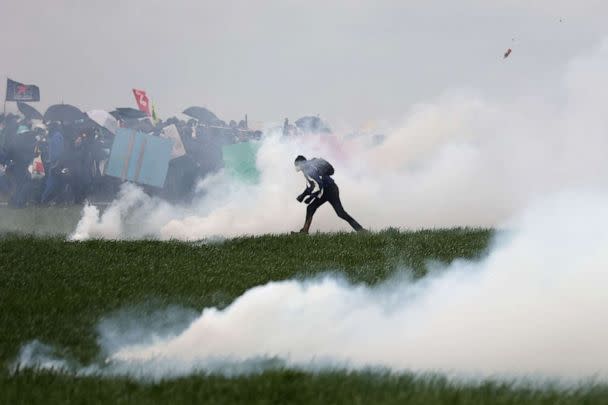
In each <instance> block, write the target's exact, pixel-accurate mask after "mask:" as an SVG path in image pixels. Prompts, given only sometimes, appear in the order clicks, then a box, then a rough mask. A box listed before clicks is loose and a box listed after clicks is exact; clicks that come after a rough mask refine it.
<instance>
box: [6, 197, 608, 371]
mask: <svg viewBox="0 0 608 405" xmlns="http://www.w3.org/2000/svg"><path fill="white" fill-rule="evenodd" d="M607 205H608V194H607V193H597V192H589V191H584V190H576V191H572V192H566V193H559V194H556V195H552V196H550V197H549V198H547V199H545V200H543V201H541V202H539V203H537V204H535V205H533V206H531V207H529V208H528V209H527V210H525V212H523V213H522V214H520V215H518V216H516V217H514V218H512V219H511V220H510V221H509V225H510V227H511V228H512V229H515V231H513V232H512V233H509V234H502V235H501V237H500V238H499V240H497V241H495V242H494V245H493V247H492V248H491V250H490V252H489V253H488V255H487V257H485V258H484V259H482V260H480V261H478V262H467V261H456V262H454V263H452V264H451V265H449V266H447V267H446V268H442V269H435V270H432V271H431V273H430V275H428V276H427V277H425V278H423V279H421V280H418V281H412V280H410V279H408V277H403V276H401V277H397V278H395V279H393V280H390V281H388V282H387V283H386V284H385V285H381V286H377V287H373V288H372V287H367V286H365V285H351V284H349V283H347V282H346V281H343V280H338V279H335V278H333V277H325V278H322V279H316V280H309V281H304V282H302V281H293V280H287V281H280V282H271V283H268V284H266V285H261V286H258V287H254V288H252V289H250V290H249V291H247V292H245V293H244V294H243V295H242V296H240V297H239V298H237V299H236V300H235V301H234V302H233V303H232V304H231V305H230V306H228V307H227V308H225V309H223V310H220V309H216V308H207V309H205V310H203V311H202V313H200V314H198V315H195V314H193V313H192V312H186V311H181V312H180V311H177V310H176V309H172V310H170V311H169V312H167V313H166V316H164V317H163V315H162V314H161V315H157V316H156V321H154V318H152V320H143V321H142V320H141V319H139V320H136V317H135V316H133V317H132V318H131V321H125V317H124V316H123V317H122V318H120V317H119V318H115V319H109V320H105V321H103V322H102V323H101V324H100V326H99V328H98V332H99V339H98V341H99V343H100V346H101V352H102V358H103V361H99V362H95V363H93V364H90V365H87V366H80V365H77V364H74V363H70V362H68V361H67V360H65V359H62V358H60V357H58V356H56V355H55V354H54V351H53V349H52V348H50V347H48V346H44V345H43V344H41V343H40V342H31V343H29V344H27V345H25V346H24V347H23V349H22V352H21V355H20V357H19V359H18V360H17V363H19V364H21V366H27V367H43V368H48V367H55V368H57V367H59V368H66V369H67V370H68V371H71V372H77V373H81V374H89V373H96V374H102V375H130V376H133V377H137V378H143V379H158V378H173V377H178V376H184V375H189V374H192V373H201V372H217V373H223V374H226V375H235V374H241V373H251V372H260V371H261V370H264V369H267V368H272V367H277V366H280V367H295V368H299V369H305V370H313V371H314V370H323V369H328V368H331V369H335V368H339V369H362V368H367V367H381V368H385V369H389V370H392V371H397V372H400V371H413V372H433V373H435V372H437V373H441V374H446V375H448V376H451V377H453V378H456V379H457V380H461V381H462V380H464V381H478V379H479V378H487V377H493V378H507V379H516V380H521V379H526V378H532V379H533V380H534V381H536V379H537V378H540V379H541V380H547V379H558V380H561V381H565V382H577V381H581V380H585V381H589V379H591V378H593V379H595V381H596V382H597V381H600V382H606V381H608V367H607V364H608V363H607V362H606V359H607V358H608V346H607V345H606V340H607V339H608V327H607V326H606V322H603V321H602V320H603V319H604V318H605V313H604V312H605V309H606V308H607V307H608V295H606V293H605V285H606V284H607V283H608V273H607V272H606V271H605V267H606V263H608V249H606V246H608V211H607V210H606V206H607ZM404 274H407V273H404ZM127 318H128V317H127ZM158 319H161V320H162V319H166V320H171V319H176V320H179V322H177V321H176V323H175V324H174V326H173V327H171V322H170V321H169V322H168V323H169V325H167V324H165V325H163V324H162V322H159V321H158Z"/></svg>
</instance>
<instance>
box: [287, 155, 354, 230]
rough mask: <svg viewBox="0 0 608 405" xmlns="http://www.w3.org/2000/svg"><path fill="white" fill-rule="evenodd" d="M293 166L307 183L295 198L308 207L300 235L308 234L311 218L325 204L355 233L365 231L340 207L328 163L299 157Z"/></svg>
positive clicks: (340, 203)
mask: <svg viewBox="0 0 608 405" xmlns="http://www.w3.org/2000/svg"><path fill="white" fill-rule="evenodd" d="M294 164H295V167H296V171H297V172H300V171H301V172H302V174H304V177H305V178H306V183H307V186H306V190H304V192H303V193H302V194H300V195H299V196H298V197H297V200H298V202H304V203H305V204H307V205H308V207H307V208H306V221H305V222H304V227H303V228H302V229H301V230H300V233H308V231H309V230H310V224H311V223H312V217H313V216H314V214H315V212H316V211H317V209H318V208H319V207H320V206H321V205H323V204H325V202H329V203H330V204H331V206H332V207H333V208H334V211H336V214H337V215H338V217H340V218H342V219H343V220H345V221H346V222H348V223H349V224H350V226H352V227H353V229H354V230H355V231H357V232H361V231H365V229H363V227H362V226H361V225H360V224H359V223H358V222H357V221H355V220H354V218H353V217H351V216H350V215H348V213H347V212H346V211H345V210H344V207H342V202H341V201H340V190H339V189H338V186H337V185H336V183H335V182H334V180H333V179H332V178H331V176H332V175H333V174H334V168H333V166H332V165H331V164H330V163H329V162H327V161H326V160H325V159H320V158H313V159H310V160H306V158H305V157H304V156H302V155H300V156H298V157H296V160H295V162H294Z"/></svg>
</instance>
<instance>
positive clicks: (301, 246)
mask: <svg viewBox="0 0 608 405" xmlns="http://www.w3.org/2000/svg"><path fill="white" fill-rule="evenodd" d="M490 238H491V232H490V231H487V230H466V229H454V230H441V231H420V232H398V231H394V230H389V231H384V232H381V233H378V234H365V235H358V234H333V235H325V234H323V235H313V236H310V237H306V236H303V235H294V236H263V237H255V238H239V239H233V240H229V241H226V242H222V243H210V244H192V243H179V242H156V241H134V242H108V241H87V242H80V243H71V242H65V241H64V240H62V239H58V238H55V239H48V238H47V239H41V238H35V237H19V236H5V237H4V238H2V239H0V254H1V260H0V308H1V312H0V331H1V332H2V333H0V363H1V365H2V371H0V403H20V402H23V403H51V402H52V403H56V402H64V403H96V402H109V403H152V402H154V403H157V402H165V403H188V404H189V403H197V402H209V403H235V402H244V403H268V404H271V403H273V404H274V403H285V402H295V403H298V402H299V403H318V404H326V403H406V402H409V403H421V404H422V403H424V404H440V403H462V404H465V403H467V404H468V403H501V404H509V403H512V404H526V403H530V404H532V403H534V404H553V403H561V404H569V403H572V404H574V403H601V402H602V401H603V400H605V399H606V401H607V402H605V403H608V389H606V387H603V386H600V387H586V388H585V389H583V390H579V391H573V392H560V391H557V390H554V389H545V390H540V391H539V390H534V389H526V388H521V387H519V388H513V387H511V386H509V385H508V384H503V383H498V382H495V383H487V384H485V385H482V386H478V387H473V386H468V387H467V386H464V387H456V386H453V385H450V384H448V383H447V382H446V381H445V380H444V379H441V378H430V379H429V378H419V377H415V376H412V375H408V374H401V375H392V374H387V373H378V372H376V373H371V372H357V373H346V372H325V373H319V374H310V373H304V372H298V371H290V370H275V371H267V372H265V373H263V374H261V375H253V376H242V377H237V378H226V377H221V376H203V375H196V376H190V377H186V378H180V379H175V380H168V381H162V382H159V383H154V384H153V383H141V382H137V381H134V380H131V379H129V378H123V377H112V378H109V377H105V378H96V377H74V376H70V375H65V374H59V373H52V372H49V371H32V370H25V371H20V372H19V373H17V374H15V375H12V374H9V373H8V366H9V365H10V364H11V363H12V362H13V360H14V359H15V357H16V355H17V353H18V350H19V348H20V347H21V346H22V345H23V344H24V343H26V342H29V341H31V340H33V339H39V340H40V341H42V342H45V343H47V344H51V345H53V346H54V347H57V348H61V350H63V352H62V354H65V355H68V356H71V357H75V358H76V359H78V360H80V361H81V362H85V363H86V362H89V361H91V360H92V359H93V358H94V357H95V356H96V355H97V353H98V346H97V344H96V341H95V339H96V335H95V326H96V325H97V323H98V322H99V320H100V319H101V318H103V317H104V316H107V315H109V314H111V313H113V312H115V311H119V310H124V309H131V310H132V311H136V312H137V311H141V312H142V313H143V312H146V311H152V310H157V309H163V308H166V307H168V306H170V305H177V306H181V307H185V308H190V309H194V310H197V311H200V310H201V309H203V308H205V307H208V306H219V307H224V306H226V305H228V304H229V303H230V302H232V300H234V299H235V298H236V297H238V296H239V295H241V294H242V293H243V292H244V291H246V290H247V289H249V288H251V287H253V286H256V285H260V284H264V283H267V282H268V281H271V280H284V279H291V278H310V277H314V276H316V275H319V274H322V273H327V272H335V273H338V274H341V275H343V276H344V277H347V278H348V279H350V280H351V281H353V282H363V283H367V284H370V285H373V284H376V283H380V282H382V281H384V280H386V279H387V277H389V276H390V275H391V274H393V273H394V272H395V271H396V270H397V269H401V268H409V269H412V270H413V272H414V274H415V275H416V276H418V277H422V276H424V274H425V271H426V265H427V263H429V262H443V263H449V262H450V261H452V260H454V259H457V258H477V257H480V255H483V254H484V252H485V249H486V248H487V245H488V242H489V240H490Z"/></svg>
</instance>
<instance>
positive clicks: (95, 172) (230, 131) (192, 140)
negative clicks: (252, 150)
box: [0, 113, 262, 208]
mask: <svg viewBox="0 0 608 405" xmlns="http://www.w3.org/2000/svg"><path fill="white" fill-rule="evenodd" d="M83 117H84V118H83V119H78V120H74V121H71V122H64V121H47V120H42V119H33V118H32V117H28V116H25V115H15V114H11V113H9V114H0V199H3V200H6V201H8V204H9V205H10V206H11V207H15V208H22V207H25V206H27V205H54V204H80V203H82V202H83V201H84V200H85V199H93V200H96V201H108V200H111V199H112V198H113V197H114V196H115V195H116V193H117V192H118V189H119V187H120V184H121V180H120V179H118V178H115V177H110V176H104V165H105V164H106V163H107V160H108V158H109V155H110V151H111V147H112V142H113V140H114V137H115V136H116V135H115V134H114V133H113V132H112V131H110V130H108V129H107V128H105V127H103V126H101V125H99V124H97V123H96V122H94V121H93V120H91V119H88V117H87V116H86V115H85V114H83ZM116 118H117V122H118V124H119V126H120V127H125V128H131V129H135V130H137V131H140V132H144V133H147V134H149V135H151V136H159V135H160V134H161V133H162V131H163V129H164V128H165V127H167V126H170V125H175V127H176V128H177V130H178V132H179V136H180V138H181V141H182V143H183V145H184V148H185V151H186V154H185V155H183V156H180V157H177V158H174V159H172V160H171V161H170V163H169V169H168V171H167V176H166V180H165V185H164V187H163V188H162V189H153V188H150V189H147V191H148V192H149V193H151V194H155V195H160V196H162V197H163V198H166V199H168V200H171V201H179V200H185V199H188V198H191V197H192V194H193V190H194V185H195V183H196V181H197V179H200V178H203V177H205V176H206V175H208V174H210V173H213V172H215V171H217V170H219V169H221V168H222V167H223V160H222V147H223V146H224V145H226V144H231V143H236V142H243V141H250V140H256V139H260V137H261V135H262V133H261V132H260V131H252V130H249V129H248V128H247V122H246V120H243V121H241V122H239V123H237V122H235V121H231V122H230V123H225V122H223V121H220V120H217V119H212V120H205V119H196V118H191V119H184V118H183V117H182V118H177V117H173V118H169V119H167V120H165V121H162V120H152V119H151V118H149V117H144V118H141V117H140V118H127V117H121V116H120V115H116Z"/></svg>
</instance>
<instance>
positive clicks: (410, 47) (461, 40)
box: [0, 0, 608, 126]
mask: <svg viewBox="0 0 608 405" xmlns="http://www.w3.org/2000/svg"><path fill="white" fill-rule="evenodd" d="M607 14H608V4H606V2H605V1H600V0H582V1H576V2H572V1H568V0H536V1H533V2H531V1H524V0H516V1H513V0H493V1H481V0H464V1H458V2H446V1H442V0H410V1H407V2H404V1H401V0H336V1H331V2H327V1H322V0H287V1H284V0H262V1H255V2H252V1H249V0H227V1H209V0H205V1H200V0H174V1H171V2H167V1H164V0H163V1H161V0H130V1H128V2H127V1H120V0H107V1H103V2H82V1H77V0H54V1H47V0H3V1H2V2H0V15H3V16H7V18H5V19H4V21H3V24H2V26H0V33H1V34H2V40H1V41H0V55H2V57H1V58H0V73H1V74H2V75H7V76H9V77H12V78H13V79H15V80H18V81H22V82H25V83H36V84H39V85H40V86H41V92H42V100H41V102H40V103H39V104H38V105H39V106H40V107H41V108H42V109H43V110H44V109H45V108H46V107H47V106H48V105H50V104H54V103H58V102H61V101H62V100H63V101H64V102H66V103H70V104H75V105H78V106H82V107H83V108H84V109H85V110H91V109H99V108H101V109H107V110H110V109H113V108H115V107H121V106H135V105H134V99H133V96H132V94H131V89H132V88H133V87H135V88H143V89H145V90H147V91H148V94H149V95H150V96H151V97H152V100H153V101H154V102H155V103H156V107H157V111H158V113H159V114H160V116H161V117H169V116H171V115H172V114H174V113H177V112H179V111H181V110H183V109H184V108H186V107H188V106H190V105H201V104H202V105H206V106H208V107H209V108H210V109H211V110H212V111H214V112H216V113H217V114H218V115H219V116H220V117H222V118H223V119H225V120H226V121H228V120H230V119H237V121H238V119H240V118H241V117H243V115H244V114H245V113H248V114H249V118H250V119H251V120H252V121H262V122H268V121H281V120H282V119H283V118H284V117H286V116H287V117H290V118H292V119H295V118H297V117H300V116H303V115H307V114H317V113H320V114H321V116H322V117H325V118H327V119H328V120H329V121H330V122H332V124H334V126H341V125H342V124H344V125H346V126H352V125H354V126H359V125H362V124H366V123H369V122H370V121H371V122H376V123H378V122H384V121H389V122H392V123H395V122H396V121H397V120H399V119H400V118H401V117H402V114H403V111H404V110H405V109H407V108H409V106H411V105H412V104H415V103H417V102H419V101H420V100H429V99H433V98H435V97H437V96H438V95H439V94H441V93H442V92H443V91H444V90H445V89H446V88H450V87H451V86H454V85H465V86H470V87H475V88H481V89H484V91H487V92H488V93H489V94H491V95H492V96H493V97H498V98H501V97H502V95H505V94H509V95H512V94H517V93H518V92H519V91H520V90H521V89H522V88H528V87H537V86H540V85H541V84H542V85H547V84H548V82H549V80H550V78H551V77H552V76H553V74H554V73H555V71H556V69H557V68H558V67H559V66H560V65H562V64H563V63H564V62H566V61H567V60H569V59H570V58H572V57H573V56H574V55H576V54H577V53H579V52H580V51H581V49H584V48H587V47H589V46H590V45H591V44H593V43H594V42H596V41H598V40H599V39H600V38H602V37H603V36H604V35H605V34H606V29H605V18H604V16H605V15H607ZM560 19H562V20H563V22H561V23H560ZM513 39H515V42H513V41H512V40H513ZM507 47H513V49H514V52H513V57H512V58H511V59H510V60H509V61H508V63H503V61H502V59H501V58H502V54H503V52H504V51H505V49H506V48H507ZM4 83H5V80H4V79H2V80H0V94H4ZM8 108H9V110H11V109H12V110H14V109H16V106H15V105H14V104H13V103H9V104H8Z"/></svg>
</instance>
